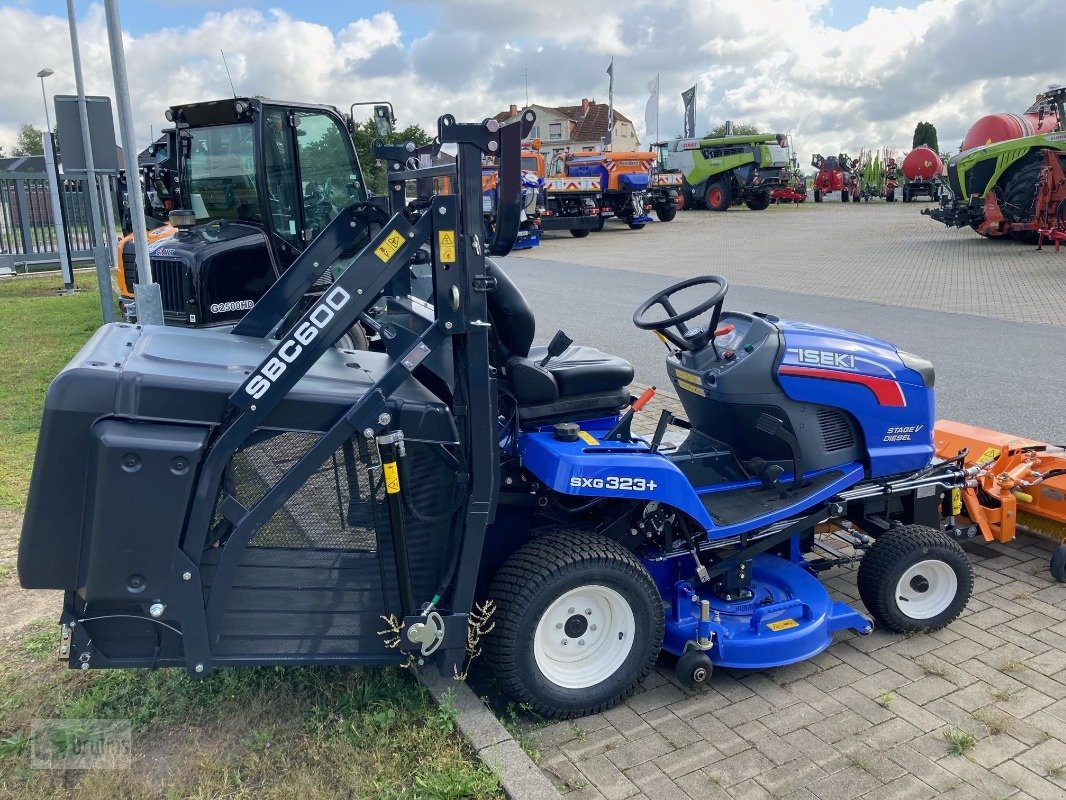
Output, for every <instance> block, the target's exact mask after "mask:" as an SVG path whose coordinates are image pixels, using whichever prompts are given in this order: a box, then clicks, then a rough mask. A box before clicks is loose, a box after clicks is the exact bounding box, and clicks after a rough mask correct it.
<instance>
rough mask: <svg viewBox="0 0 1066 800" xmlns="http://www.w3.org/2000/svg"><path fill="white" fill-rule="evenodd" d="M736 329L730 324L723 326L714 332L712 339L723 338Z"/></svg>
mask: <svg viewBox="0 0 1066 800" xmlns="http://www.w3.org/2000/svg"><path fill="white" fill-rule="evenodd" d="M736 329H737V327H736V325H734V324H733V323H732V322H730V323H729V324H728V325H723V326H722V327H721V328H719V329H718V330H716V331H715V332H714V338H715V339H717V338H718V337H719V336H725V335H726V334H727V333H732V332H733V331H735V330H736Z"/></svg>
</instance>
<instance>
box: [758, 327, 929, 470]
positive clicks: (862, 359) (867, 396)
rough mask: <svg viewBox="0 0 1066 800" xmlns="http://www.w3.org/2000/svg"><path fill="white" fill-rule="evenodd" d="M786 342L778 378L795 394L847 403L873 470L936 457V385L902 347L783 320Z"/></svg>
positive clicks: (915, 466)
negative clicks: (927, 382) (928, 383)
mask: <svg viewBox="0 0 1066 800" xmlns="http://www.w3.org/2000/svg"><path fill="white" fill-rule="evenodd" d="M780 328H781V330H782V332H783V333H784V340H785V347H784V355H783V357H782V359H781V363H780V364H778V366H777V379H778V382H779V383H780V384H781V388H782V389H783V390H784V392H785V394H786V395H788V396H789V397H790V398H792V399H793V400H799V401H803V402H810V403H819V404H822V405H827V406H835V407H838V408H843V409H845V410H847V411H848V412H849V413H850V414H851V415H852V416H853V417H854V418H855V420H856V421H857V422H858V424H859V426H860V427H861V429H862V435H863V438H864V439H865V444H866V449H867V452H868V453H869V457H870V474H871V476H872V477H881V476H885V475H895V474H898V473H901V472H913V471H915V470H919V469H923V468H924V467H926V466H927V465H928V464H929V463H930V461H931V460H932V457H933V452H934V448H933V422H934V420H935V419H936V417H935V407H934V400H933V390H932V389H926V388H925V386H924V385H923V383H922V376H921V375H919V374H918V373H917V372H915V371H914V370H912V369H910V368H908V367H907V366H906V365H905V364H904V363H903V361H902V360H901V359H900V357H899V355H898V353H897V352H896V348H895V347H893V346H892V345H891V344H888V343H887V342H882V341H879V340H877V339H873V338H871V337H868V336H863V335H861V334H857V333H853V332H851V331H844V330H839V329H836V328H828V327H822V326H817V325H808V324H806V323H799V322H786V321H782V322H781V323H780Z"/></svg>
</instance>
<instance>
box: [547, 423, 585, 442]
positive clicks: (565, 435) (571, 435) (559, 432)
mask: <svg viewBox="0 0 1066 800" xmlns="http://www.w3.org/2000/svg"><path fill="white" fill-rule="evenodd" d="M579 433H581V426H580V425H578V424H577V423H576V422H557V423H555V424H554V425H553V426H552V436H554V437H555V438H556V439H558V440H559V441H560V442H576V441H577V435H578V434H579Z"/></svg>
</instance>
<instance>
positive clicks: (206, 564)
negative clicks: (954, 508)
mask: <svg viewBox="0 0 1066 800" xmlns="http://www.w3.org/2000/svg"><path fill="white" fill-rule="evenodd" d="M533 121H534V116H533V114H532V112H526V113H525V114H523V115H522V116H521V118H520V120H519V121H518V122H515V123H513V124H511V125H507V126H503V127H500V126H498V125H497V123H496V122H495V121H493V120H487V121H485V122H484V123H477V124H473V123H472V124H460V123H457V122H456V121H455V120H454V119H453V118H452V117H449V116H445V117H441V119H440V121H439V138H440V140H441V141H442V142H447V143H452V144H454V145H455V146H456V147H457V151H458V154H457V163H456V174H455V191H454V193H453V194H449V195H444V196H434V197H432V198H430V199H429V200H428V201H418V202H414V203H411V204H407V205H403V199H402V198H403V193H402V191H397V192H394V193H393V197H392V200H393V202H392V204H391V206H392V207H391V212H392V213H391V214H388V215H382V213H381V212H382V208H381V206H380V205H374V204H373V203H369V204H368V203H358V204H355V205H352V206H351V207H349V208H348V209H347V210H345V211H343V212H342V213H341V214H340V215H339V216H338V217H337V218H336V219H334V220H333V221H332V222H331V223H330V224H329V225H327V226H326V227H325V229H324V230H323V231H322V232H321V233H320V234H319V235H318V237H317V238H316V239H315V240H314V241H313V242H311V243H310V244H309V245H308V247H307V248H306V249H305V250H304V251H303V252H302V253H301V254H300V255H299V257H298V258H297V259H296V260H295V262H294V263H293V265H292V266H291V267H290V269H289V270H288V271H287V272H286V273H285V274H284V275H283V276H282V277H281V279H280V280H279V281H277V282H276V283H275V284H274V285H273V286H272V287H271V288H270V289H269V290H268V291H267V292H266V293H265V294H264V295H263V297H262V298H261V299H260V300H259V302H258V303H256V305H255V307H254V308H253V309H252V310H251V311H249V312H248V313H247V315H246V316H244V318H243V319H242V320H241V321H240V322H239V323H238V324H237V325H236V327H234V328H233V330H232V331H231V332H225V331H220V330H204V329H189V328H170V327H151V326H136V325H128V324H111V325H105V326H103V327H102V328H100V329H99V330H98V331H97V332H96V334H95V335H94V336H93V337H92V338H91V339H90V341H89V342H88V343H87V344H86V345H85V346H84V347H83V348H82V350H81V352H80V353H79V354H78V355H77V356H76V357H75V358H74V359H73V360H72V361H71V362H70V364H68V365H67V367H66V368H65V369H64V370H63V371H62V372H61V373H60V374H59V376H58V377H57V378H56V379H55V381H54V382H53V383H52V385H51V387H50V389H49V392H48V396H47V400H46V403H45V411H44V418H43V421H42V425H41V433H40V441H39V446H38V451H37V457H36V463H35V466H34V472H33V478H32V485H31V488H30V494H29V502H28V507H27V513H26V517H25V523H24V528H23V534H22V541H21V545H20V552H19V575H20V579H21V582H22V585H23V586H25V587H27V588H37V589H62V590H64V592H65V599H64V603H63V611H62V617H61V620H60V622H61V626H62V628H61V630H62V642H63V649H62V653H63V656H64V658H65V659H66V660H67V661H68V662H69V664H70V666H72V667H75V668H81V669H94V668H133V667H142V668H153V667H184V668H185V669H186V670H187V671H188V672H189V674H190V675H193V676H203V675H207V674H209V673H210V672H212V671H213V670H215V669H218V668H222V667H234V666H242V665H276V664H397V663H409V662H410V661H411V660H413V661H416V662H418V663H425V664H427V665H433V666H436V667H437V668H439V669H440V670H441V671H442V672H443V673H445V674H447V675H455V674H459V675H462V674H464V670H465V665H466V663H467V661H468V658H469V656H470V651H473V652H477V651H480V650H484V654H485V655H484V657H486V658H487V659H488V660H489V662H490V664H491V668H492V670H493V671H494V673H495V675H496V677H497V678H498V679H499V681H500V683H501V684H502V686H503V687H504V688H505V689H506V690H507V691H508V692H510V693H511V694H512V695H513V696H514V697H516V698H517V699H519V700H520V701H522V702H525V703H528V704H529V706H530V707H531V708H532V709H533V710H534V711H536V712H538V713H541V714H545V715H549V716H558V717H567V716H574V715H580V714H587V713H592V712H595V711H598V710H601V709H604V708H607V707H609V706H611V705H612V704H614V703H617V702H618V701H619V700H620V699H622V698H624V697H626V696H627V695H628V694H629V693H631V692H632V691H633V690H634V688H635V687H636V686H637V685H638V684H639V683H640V681H641V680H642V679H643V678H644V676H645V675H646V674H647V673H648V671H649V670H650V669H651V667H652V665H653V664H654V663H655V661H656V659H657V658H658V657H659V655H660V652H661V651H666V653H668V654H669V655H670V657H671V658H672V659H673V660H674V661H675V662H676V670H677V676H678V678H679V680H680V681H681V682H682V683H684V684H686V685H689V686H695V685H697V684H699V683H701V682H702V681H705V680H707V679H709V677H710V676H711V673H712V669H713V667H715V666H722V667H731V668H746V669H765V668H768V667H774V666H778V665H783V664H789V663H792V662H796V661H799V660H802V659H806V658H810V657H812V656H814V655H816V654H818V653H820V652H821V651H823V650H824V649H825V648H827V647H829V645H830V644H831V642H832V639H833V635H834V633H836V632H837V631H843V630H849V629H850V630H852V631H855V632H857V633H859V634H865V633H869V632H870V631H871V630H872V629H873V626H874V624H875V621H876V623H877V624H879V625H881V626H883V627H885V628H887V629H888V630H891V631H896V632H919V631H928V630H936V629H938V628H941V627H943V626H945V625H947V624H948V623H950V622H951V621H952V620H953V619H955V618H956V617H957V616H958V615H959V613H960V612H961V611H962V610H963V608H964V606H965V605H966V602H967V600H968V598H969V596H970V593H971V589H972V585H973V577H972V573H971V570H970V566H969V563H968V562H967V559H966V556H965V554H964V553H963V551H962V550H961V549H960V547H959V545H958V544H957V542H956V541H955V540H954V537H955V536H956V535H958V534H959V531H957V530H956V529H955V528H954V527H953V526H951V525H949V524H946V523H945V522H944V519H945V517H946V516H947V515H950V511H951V503H952V496H953V492H954V491H955V490H957V489H961V488H962V487H963V486H964V484H965V481H966V474H965V472H964V468H963V464H962V461H961V459H952V460H947V461H937V462H934V461H933V448H934V445H933V439H932V431H933V368H932V366H931V365H930V364H929V362H927V361H925V360H923V359H921V358H919V357H917V356H914V355H911V354H909V353H905V352H902V351H900V350H897V349H896V348H895V347H894V346H892V345H890V344H888V343H886V342H882V341H879V340H876V339H872V338H869V337H866V336H862V335H860V334H856V333H849V332H847V331H843V330H836V329H832V328H825V327H821V326H816V325H809V324H805V323H801V322H791V321H787V320H783V319H779V318H777V317H775V316H773V315H772V314H768V313H754V314H747V313H741V312H738V311H726V310H724V305H725V302H726V299H727V289H728V286H727V282H726V280H725V278H722V277H719V276H705V277H699V278H693V279H690V280H686V281H684V282H682V283H679V284H676V285H674V286H670V287H668V288H665V289H663V290H662V291H661V292H658V293H657V294H656V295H655V296H653V297H651V298H648V299H647V300H645V301H644V302H642V303H639V307H638V308H637V311H636V313H635V315H634V318H633V322H634V324H635V325H636V326H637V327H638V328H640V329H642V330H647V331H652V332H654V333H655V334H656V335H657V336H658V337H660V339H661V340H662V341H663V342H665V343H666V346H667V350H668V353H667V355H666V359H665V362H666V363H665V366H666V373H667V375H668V377H669V380H670V382H671V384H672V385H673V386H674V387H676V389H677V391H678V393H679V396H680V399H681V402H682V405H683V407H684V411H685V414H684V417H681V416H674V415H672V414H669V413H664V414H663V415H662V416H661V417H660V418H659V420H658V424H657V426H656V428H655V432H654V435H652V436H650V437H643V436H637V435H634V434H633V433H632V428H631V425H632V420H633V416H634V414H636V413H642V412H641V411H640V407H641V405H642V402H641V401H639V400H635V399H634V398H632V397H631V396H630V393H629V390H628V387H629V384H630V382H631V381H632V379H633V369H632V367H631V366H630V365H629V364H628V363H627V362H625V361H624V360H622V359H620V358H617V357H615V356H611V355H608V354H605V353H602V352H599V351H597V350H594V349H592V348H589V347H582V346H577V345H574V344H572V343H571V341H570V340H569V339H568V338H567V337H566V336H565V335H564V334H562V333H561V332H560V333H558V334H556V335H555V337H554V338H553V339H552V340H551V343H550V344H549V345H548V346H547V347H543V346H534V345H533V340H534V337H535V332H536V328H535V318H534V314H533V310H532V309H531V308H530V307H529V305H528V304H527V303H526V301H525V299H524V298H523V297H522V294H521V292H519V290H518V289H517V287H516V286H515V285H514V284H513V283H512V282H511V281H510V280H509V279H508V277H507V275H506V273H505V272H504V271H503V269H501V267H500V266H499V265H498V263H496V262H495V261H494V260H493V258H492V257H493V256H499V255H504V254H506V253H507V252H508V251H509V250H510V248H511V247H512V246H513V244H514V241H515V238H516V236H517V231H518V228H519V221H520V211H521V202H520V196H521V186H520V148H521V140H522V138H523V136H525V135H528V133H529V130H530V127H531V126H532V124H533ZM486 155H491V156H495V157H498V158H499V184H498V192H499V203H498V206H497V209H496V225H495V227H494V232H493V233H494V235H493V237H492V238H491V239H487V238H486V237H485V235H484V233H483V223H482V187H481V163H482V157H483V156H486ZM409 166H410V167H411V168H409V169H404V168H403V167H400V168H398V169H396V170H395V171H393V172H392V173H390V176H389V182H390V185H391V186H394V187H395V186H402V184H403V183H404V182H406V181H410V180H417V179H419V177H421V175H422V172H423V171H422V170H420V169H418V168H417V167H416V165H409ZM434 169H438V168H434ZM434 174H435V173H434ZM360 237H364V239H363V240H364V241H365V240H366V238H369V243H368V244H367V245H366V246H365V247H363V248H362V249H361V251H359V253H358V254H357V255H356V256H355V257H354V258H353V259H352V260H351V263H350V265H349V266H348V268H347V269H346V270H344V271H343V272H342V273H341V274H340V275H339V276H338V277H337V278H336V280H335V281H334V282H333V283H332V284H331V286H330V288H329V290H328V291H326V292H324V293H323V294H322V295H321V296H320V297H319V298H318V299H316V300H315V301H314V303H313V304H311V305H310V307H308V308H307V310H306V311H305V312H304V313H303V314H302V315H300V316H299V318H298V319H297V320H296V321H295V322H294V323H291V324H289V325H287V326H285V329H281V326H282V323H283V321H284V320H286V319H287V318H288V315H289V313H290V309H291V308H292V307H293V306H295V305H296V304H297V303H299V302H301V298H303V297H304V295H305V294H306V292H307V290H308V288H309V287H310V286H311V285H312V284H313V283H314V281H315V280H316V278H318V276H319V275H320V274H321V273H323V272H324V271H325V270H327V269H328V268H329V267H330V266H331V265H332V264H333V263H334V261H335V260H336V259H337V258H338V256H339V255H340V254H341V253H343V252H344V250H345V248H346V247H347V246H348V245H349V244H350V243H352V242H358V241H359V240H360ZM414 266H419V267H424V268H425V270H423V272H424V274H426V275H429V280H430V284H431V287H430V289H429V291H428V299H429V302H423V301H422V300H417V299H415V298H414V297H413V295H412V283H411V274H412V268H413V267H414ZM694 296H695V297H696V298H697V299H695V300H693V299H692V298H693V297H694ZM683 303H685V304H688V305H689V307H687V308H685V307H683V306H682V304H683ZM635 304H636V303H635ZM701 320H702V322H701ZM357 321H361V322H362V324H364V325H366V326H367V328H368V329H370V330H372V331H373V332H374V335H373V336H372V337H371V338H372V341H374V342H376V343H377V344H376V347H377V349H376V350H374V349H371V350H362V351H359V350H351V349H348V350H341V349H338V348H336V347H334V346H333V345H334V343H335V342H336V341H337V340H338V339H339V338H340V337H341V336H342V335H343V334H344V333H345V332H346V331H348V330H349V329H351V327H352V326H353V325H354V324H355V323H356V322H357ZM643 413H647V412H643ZM56 487H64V491H65V492H66V493H67V495H68V497H69V502H56V499H55V491H56ZM856 563H857V564H858V570H857V580H858V591H859V595H860V596H861V598H862V600H863V603H864V604H865V607H866V609H867V611H868V612H869V614H870V616H867V614H866V613H864V612H863V611H861V610H860V609H857V608H853V607H851V606H849V605H848V604H846V603H843V602H840V601H835V600H833V599H832V598H831V597H830V595H829V593H828V591H827V590H826V588H825V586H824V585H823V584H822V583H821V582H820V581H819V575H820V574H821V573H823V572H824V571H825V570H828V569H830V568H833V567H837V566H841V565H848V564H856ZM383 618H384V619H387V620H389V622H388V623H387V622H385V621H384V620H383ZM482 634H484V635H485V637H486V638H484V639H482V640H481V641H480V642H479V641H477V640H478V638H479V636H481V635H482ZM468 647H469V650H468Z"/></svg>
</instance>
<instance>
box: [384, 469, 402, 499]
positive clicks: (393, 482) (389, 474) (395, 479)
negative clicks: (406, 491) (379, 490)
mask: <svg viewBox="0 0 1066 800" xmlns="http://www.w3.org/2000/svg"><path fill="white" fill-rule="evenodd" d="M381 466H382V469H384V470H385V492H386V493H387V494H396V493H397V492H399V491H400V471H399V470H398V469H396V462H395V461H389V462H387V463H385V464H382V465H381Z"/></svg>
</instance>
